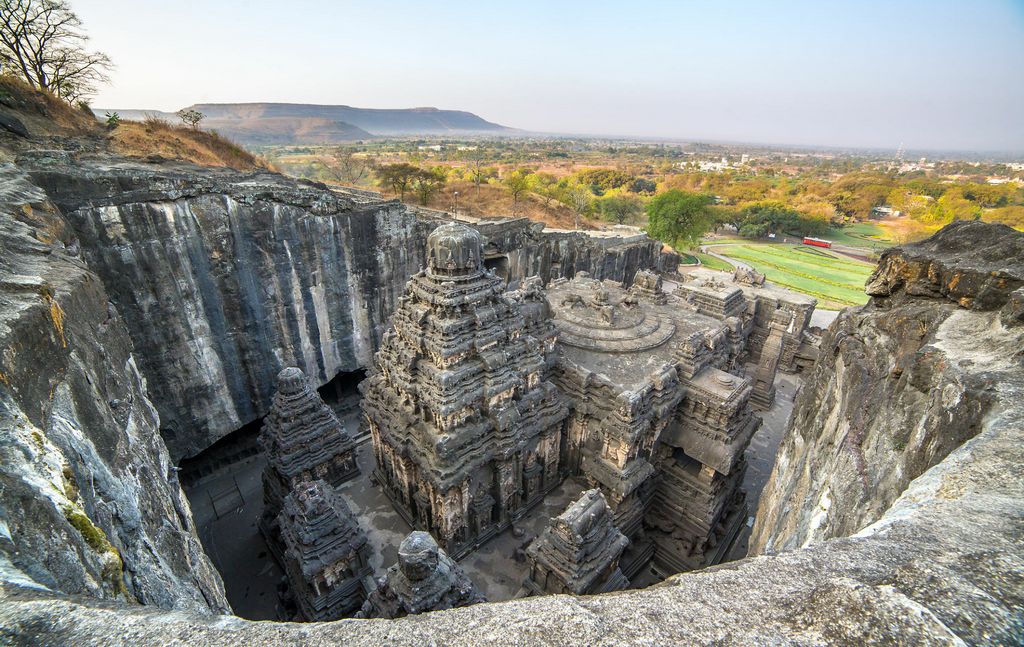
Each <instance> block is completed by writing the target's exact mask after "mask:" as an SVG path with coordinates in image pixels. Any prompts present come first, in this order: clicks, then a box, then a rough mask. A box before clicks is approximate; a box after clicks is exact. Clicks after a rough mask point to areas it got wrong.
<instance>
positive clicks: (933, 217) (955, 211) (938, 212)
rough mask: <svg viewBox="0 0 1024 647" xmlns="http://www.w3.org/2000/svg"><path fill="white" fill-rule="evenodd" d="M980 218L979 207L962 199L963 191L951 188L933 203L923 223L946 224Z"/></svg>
mask: <svg viewBox="0 0 1024 647" xmlns="http://www.w3.org/2000/svg"><path fill="white" fill-rule="evenodd" d="M979 218H981V207H979V206H978V205H977V204H975V203H973V202H971V201H970V200H968V199H967V198H965V197H964V193H963V189H961V188H960V187H952V188H950V189H947V190H946V192H945V193H943V194H942V197H940V198H939V199H938V200H936V201H935V202H933V203H932V204H931V206H930V207H928V211H927V213H926V214H925V221H927V222H931V223H936V224H943V225H944V224H946V223H949V222H953V221H954V220H978V219H979Z"/></svg>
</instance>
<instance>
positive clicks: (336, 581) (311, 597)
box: [278, 480, 372, 622]
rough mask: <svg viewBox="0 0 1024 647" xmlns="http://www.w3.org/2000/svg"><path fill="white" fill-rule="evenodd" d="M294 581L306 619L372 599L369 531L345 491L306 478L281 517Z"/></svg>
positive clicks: (342, 612) (341, 612)
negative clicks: (367, 579) (365, 583)
mask: <svg viewBox="0 0 1024 647" xmlns="http://www.w3.org/2000/svg"><path fill="white" fill-rule="evenodd" d="M278 526H279V527H280V530H281V539H282V541H283V542H284V546H285V550H284V567H285V573H286V574H287V575H288V583H289V587H290V590H291V593H292V596H294V598H295V602H296V604H297V605H298V607H299V612H300V613H301V615H302V617H303V619H304V620H307V621H310V622H322V621H328V620H338V619H339V618H344V617H346V616H348V615H351V614H352V613H353V612H355V611H357V610H359V608H360V607H361V606H362V604H363V602H364V601H365V600H366V591H365V589H364V588H363V578H365V577H366V576H367V575H370V573H371V572H372V569H371V567H370V562H369V560H370V546H369V544H368V543H367V540H366V533H364V532H363V530H362V529H361V528H360V527H359V525H358V523H357V522H356V521H355V519H354V518H353V516H352V511H351V510H349V507H348V505H347V504H346V503H345V500H344V499H343V498H342V497H341V495H340V494H338V493H336V492H335V491H334V488H332V487H331V486H330V485H328V484H327V483H325V482H324V481H321V480H316V481H303V482H302V483H300V484H299V485H298V486H297V487H296V488H295V490H294V491H293V492H292V493H291V494H289V495H288V496H286V497H285V499H284V509H283V510H282V512H281V514H280V515H279V517H278Z"/></svg>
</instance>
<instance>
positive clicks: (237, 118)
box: [95, 103, 516, 146]
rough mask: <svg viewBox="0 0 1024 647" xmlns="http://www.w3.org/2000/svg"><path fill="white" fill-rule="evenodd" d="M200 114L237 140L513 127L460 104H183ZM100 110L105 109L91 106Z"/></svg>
mask: <svg viewBox="0 0 1024 647" xmlns="http://www.w3.org/2000/svg"><path fill="white" fill-rule="evenodd" d="M185 109H186V110H198V111H199V112H201V113H203V114H204V115H206V119H205V120H204V121H203V122H202V127H203V128H207V129H211V130H216V131H217V132H219V133H220V134H222V135H225V136H226V137H229V138H231V139H233V140H235V141H237V142H239V143H241V144H246V145H256V146H258V145H269V144H277V145H287V144H337V143H342V142H349V141H356V140H360V139H371V138H373V137H375V136H395V135H448V134H452V135H467V134H497V133H513V132H516V131H515V129H513V128H508V127H506V126H502V125H500V124H496V123H493V122H490V121H487V120H485V119H483V118H481V117H479V116H477V115H475V114H473V113H471V112H466V111H463V110H441V109H438V108H353V107H352V106H341V105H338V106H332V105H314V104H305V103H197V104H195V105H192V106H189V107H188V108H185ZM95 112H96V114H97V115H98V116H102V115H103V114H105V113H106V112H111V111H110V110H107V109H97V110H96V111H95ZM117 112H118V114H120V115H121V117H122V118H124V119H143V118H145V117H147V116H150V115H152V116H155V117H158V118H161V119H166V120H170V121H176V120H177V119H178V117H177V115H175V114H174V113H170V112H161V111H158V110H118V111H117Z"/></svg>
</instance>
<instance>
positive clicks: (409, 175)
mask: <svg viewBox="0 0 1024 647" xmlns="http://www.w3.org/2000/svg"><path fill="white" fill-rule="evenodd" d="M419 172H420V169H419V167H418V166H413V165H412V164H407V163H405V162H400V163H398V164H385V165H384V166H381V167H380V168H379V169H377V181H378V182H380V184H381V185H382V186H386V187H390V188H391V190H392V191H393V192H395V193H397V194H398V195H399V198H400V199H402V200H405V192H406V191H407V190H408V189H409V184H410V183H411V182H412V180H413V178H415V177H416V175H417V174H418V173H419Z"/></svg>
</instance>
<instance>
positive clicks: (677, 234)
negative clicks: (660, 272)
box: [647, 189, 714, 249]
mask: <svg viewBox="0 0 1024 647" xmlns="http://www.w3.org/2000/svg"><path fill="white" fill-rule="evenodd" d="M713 202H714V197H713V196H711V195H708V194H706V193H703V194H702V193H687V192H685V191H679V190H678V189H673V190H670V191H666V192H665V193H662V194H659V195H656V196H654V197H653V198H652V199H651V201H650V202H648V203H647V233H648V234H650V235H651V236H652V237H653V238H657V239H658V240H660V241H662V242H666V243H668V244H670V245H672V246H673V247H675V248H676V249H689V248H691V247H693V246H694V245H695V244H696V243H697V241H698V240H700V237H701V236H703V235H704V234H705V233H706V232H707V230H708V229H709V228H710V227H711V211H710V206H711V204H712V203H713Z"/></svg>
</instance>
